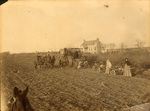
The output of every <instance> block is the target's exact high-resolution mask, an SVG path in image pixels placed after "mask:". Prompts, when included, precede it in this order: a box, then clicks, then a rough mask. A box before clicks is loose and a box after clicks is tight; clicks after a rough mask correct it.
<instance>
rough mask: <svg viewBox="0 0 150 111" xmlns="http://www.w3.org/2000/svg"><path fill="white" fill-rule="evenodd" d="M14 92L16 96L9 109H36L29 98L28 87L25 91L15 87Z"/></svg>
mask: <svg viewBox="0 0 150 111" xmlns="http://www.w3.org/2000/svg"><path fill="white" fill-rule="evenodd" d="M13 92H14V97H13V99H12V103H11V107H10V110H9V111H34V109H33V108H32V106H31V104H30V102H29V100H28V98H27V93H28V87H27V88H26V89H25V90H24V91H21V90H19V89H18V88H17V87H15V88H14V91H13Z"/></svg>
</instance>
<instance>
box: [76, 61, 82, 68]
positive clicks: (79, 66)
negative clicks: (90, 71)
mask: <svg viewBox="0 0 150 111" xmlns="http://www.w3.org/2000/svg"><path fill="white" fill-rule="evenodd" d="M81 65H82V61H79V63H78V67H77V69H80V68H81Z"/></svg>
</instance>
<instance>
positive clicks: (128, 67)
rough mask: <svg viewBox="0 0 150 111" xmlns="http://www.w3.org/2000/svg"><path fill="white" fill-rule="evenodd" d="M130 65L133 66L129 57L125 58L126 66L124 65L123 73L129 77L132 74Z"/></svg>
mask: <svg viewBox="0 0 150 111" xmlns="http://www.w3.org/2000/svg"><path fill="white" fill-rule="evenodd" d="M130 67H131V64H130V62H129V61H128V58H126V59H125V66H124V73H123V75H124V76H128V77H131V76H132V74H131V70H130Z"/></svg>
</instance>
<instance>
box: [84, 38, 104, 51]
mask: <svg viewBox="0 0 150 111" xmlns="http://www.w3.org/2000/svg"><path fill="white" fill-rule="evenodd" d="M81 48H82V49H83V52H84V53H91V54H97V53H100V52H101V51H102V44H101V42H100V41H99V38H97V39H96V40H90V41H86V40H84V41H83V43H82V44H81Z"/></svg>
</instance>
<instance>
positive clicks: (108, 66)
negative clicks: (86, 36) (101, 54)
mask: <svg viewBox="0 0 150 111" xmlns="http://www.w3.org/2000/svg"><path fill="white" fill-rule="evenodd" d="M111 66H112V65H111V62H110V61H109V59H107V60H106V70H105V74H110V68H111Z"/></svg>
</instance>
